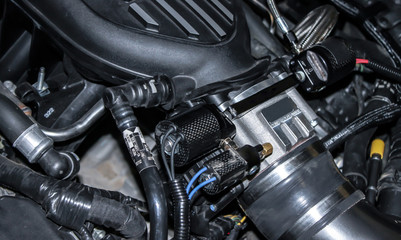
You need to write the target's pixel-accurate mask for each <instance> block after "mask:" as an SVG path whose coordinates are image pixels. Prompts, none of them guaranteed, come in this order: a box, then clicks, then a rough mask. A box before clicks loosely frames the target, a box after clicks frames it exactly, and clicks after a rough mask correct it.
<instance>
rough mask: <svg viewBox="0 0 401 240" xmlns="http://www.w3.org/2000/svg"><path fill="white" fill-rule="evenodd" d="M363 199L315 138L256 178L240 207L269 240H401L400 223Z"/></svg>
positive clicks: (246, 191) (244, 194)
mask: <svg viewBox="0 0 401 240" xmlns="http://www.w3.org/2000/svg"><path fill="white" fill-rule="evenodd" d="M364 198H365V196H364V194H363V193H362V192H361V191H359V190H356V189H355V188H354V187H353V186H352V185H351V183H350V182H349V181H348V180H347V179H346V178H345V177H343V176H342V175H341V174H340V172H339V171H338V169H337V167H336V165H335V163H334V161H333V158H332V156H331V155H330V153H329V152H327V151H326V150H325V147H324V146H323V145H322V143H321V142H320V141H317V139H311V140H310V141H308V142H306V143H304V145H303V146H301V147H298V148H297V149H296V150H294V151H293V152H291V153H289V154H288V155H287V156H286V157H284V158H282V159H280V160H278V161H277V162H276V163H273V165H272V166H271V167H270V168H268V169H266V170H264V171H263V172H262V173H260V174H259V175H258V176H257V177H256V178H254V179H253V180H252V181H251V182H250V184H249V187H248V188H247V189H246V190H245V191H244V193H243V194H242V195H241V197H240V204H241V208H242V209H244V211H245V213H246V215H247V216H248V217H249V218H250V219H251V220H252V222H253V223H254V224H255V226H256V227H257V228H258V229H259V231H260V232H261V233H262V234H263V235H264V236H265V237H266V238H267V239H273V240H274V239H329V240H334V239H399V237H400V236H401V228H400V224H399V223H397V222H395V221H391V220H390V219H388V218H387V217H386V216H384V215H383V214H381V213H379V212H378V211H377V210H375V209H374V207H373V206H371V205H369V204H368V203H367V202H366V200H365V199H364ZM269 216H274V217H269Z"/></svg>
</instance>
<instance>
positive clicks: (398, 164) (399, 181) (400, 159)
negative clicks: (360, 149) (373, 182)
mask: <svg viewBox="0 0 401 240" xmlns="http://www.w3.org/2000/svg"><path fill="white" fill-rule="evenodd" d="M400 172H401V119H399V120H398V121H397V123H396V125H395V126H394V127H393V128H392V129H391V139H390V153H389V158H388V161H387V164H386V166H385V167H384V170H383V173H382V174H381V177H380V179H379V184H378V191H379V193H378V204H377V207H378V209H379V210H380V211H381V212H384V213H386V214H388V215H392V216H396V217H398V218H401V204H400V202H401V178H400Z"/></svg>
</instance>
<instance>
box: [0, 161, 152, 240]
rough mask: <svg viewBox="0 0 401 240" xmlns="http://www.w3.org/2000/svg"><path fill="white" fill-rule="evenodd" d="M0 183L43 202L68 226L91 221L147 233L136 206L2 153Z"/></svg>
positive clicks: (125, 231)
mask: <svg viewBox="0 0 401 240" xmlns="http://www.w3.org/2000/svg"><path fill="white" fill-rule="evenodd" d="M0 184H1V185H2V186H4V187H6V188H10V189H13V190H15V191H16V192H19V193H22V194H24V195H26V196H27V197H29V198H31V199H33V200H34V201H36V202H37V203H39V204H41V205H42V207H43V209H44V210H45V211H46V216H47V217H48V218H49V219H51V220H52V221H54V222H55V223H57V224H59V225H62V226H65V227H67V228H71V229H74V230H76V231H79V230H80V229H81V227H82V226H83V225H84V223H85V222H87V221H89V222H92V223H94V224H96V225H102V226H106V227H112V228H114V229H115V230H116V231H120V233H121V234H123V236H124V237H131V238H132V237H135V238H138V239H141V238H142V236H143V235H144V234H146V223H145V220H144V219H143V217H142V216H141V215H140V213H139V212H138V211H137V210H136V209H134V208H129V207H128V206H126V205H124V204H122V203H119V202H117V201H114V200H111V199H107V198H104V197H101V196H97V195H94V194H93V192H91V191H88V189H90V188H89V187H87V186H85V185H82V184H79V183H75V182H70V181H62V180H57V179H54V178H50V177H47V176H43V175H40V174H38V173H36V172H34V171H32V170H31V169H29V168H27V167H25V166H22V165H19V164H16V163H14V162H12V161H11V160H8V159H7V158H5V157H3V156H0ZM105 217H107V219H105Z"/></svg>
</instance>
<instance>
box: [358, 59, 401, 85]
mask: <svg viewBox="0 0 401 240" xmlns="http://www.w3.org/2000/svg"><path fill="white" fill-rule="evenodd" d="M356 64H365V65H366V66H367V67H368V68H370V69H371V70H373V71H374V72H375V73H377V74H379V75H381V76H383V77H385V78H387V79H389V80H392V81H394V82H396V83H401V71H400V69H397V68H394V67H392V66H387V65H384V64H381V63H379V62H376V61H374V60H369V59H361V58H357V59H356Z"/></svg>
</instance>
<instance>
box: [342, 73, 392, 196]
mask: <svg viewBox="0 0 401 240" xmlns="http://www.w3.org/2000/svg"><path fill="white" fill-rule="evenodd" d="M375 86H376V88H375V91H374V94H373V96H372V98H371V100H370V101H369V102H368V104H367V106H366V108H365V109H364V113H368V112H370V111H372V110H374V109H378V108H380V107H383V106H386V105H388V103H389V102H394V100H395V94H394V93H395V92H396V89H395V88H394V87H393V85H392V84H389V83H388V82H386V81H383V80H377V81H376V84H375ZM376 130H377V126H372V127H370V128H369V129H367V130H365V131H363V132H361V133H359V134H355V135H353V136H351V137H350V138H349V139H348V140H347V142H346V143H345V147H344V166H343V174H344V176H346V177H347V178H348V179H349V180H350V181H351V182H352V184H354V186H355V187H356V188H358V189H360V190H362V191H365V189H366V187H367V184H368V180H367V172H366V169H367V167H366V166H367V165H366V162H367V152H368V147H369V144H370V141H371V140H372V137H373V135H374V134H375V132H376Z"/></svg>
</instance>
